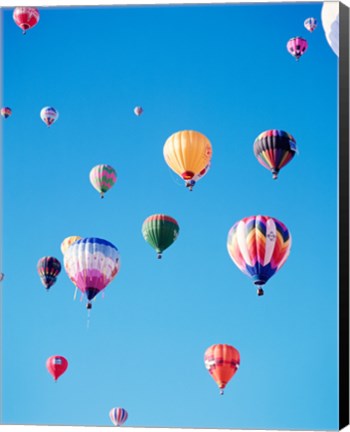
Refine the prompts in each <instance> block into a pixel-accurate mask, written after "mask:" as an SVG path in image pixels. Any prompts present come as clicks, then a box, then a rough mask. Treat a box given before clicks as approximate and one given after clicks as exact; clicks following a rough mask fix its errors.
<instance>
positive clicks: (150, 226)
mask: <svg viewBox="0 0 350 432" xmlns="http://www.w3.org/2000/svg"><path fill="white" fill-rule="evenodd" d="M179 231H180V227H179V225H178V223H177V222H176V220H175V219H173V218H172V217H170V216H166V215H164V214H155V215H152V216H149V217H148V218H147V219H146V220H145V221H144V223H143V225H142V234H143V237H144V239H145V240H146V242H147V243H148V244H150V245H151V246H152V247H153V248H154V249H155V250H156V252H157V254H158V255H157V257H158V258H162V253H163V251H164V250H165V249H167V248H168V247H169V246H170V245H171V244H173V243H174V241H175V240H176V239H177V236H178V235H179Z"/></svg>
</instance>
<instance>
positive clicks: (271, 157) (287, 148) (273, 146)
mask: <svg viewBox="0 0 350 432" xmlns="http://www.w3.org/2000/svg"><path fill="white" fill-rule="evenodd" d="M253 147H254V154H255V157H256V158H257V159H258V161H259V162H260V163H261V165H262V166H264V167H265V168H266V169H268V170H269V171H271V172H272V178H273V179H274V180H276V179H277V177H278V173H279V171H280V169H281V168H283V167H284V166H285V165H287V163H289V162H290V161H291V160H292V159H293V157H294V156H295V154H296V153H297V143H296V141H295V139H294V138H293V137H292V135H290V134H289V133H288V132H285V131H282V130H278V129H271V130H267V131H265V132H262V133H261V134H260V135H259V136H258V137H257V138H256V140H255V141H254V146H253Z"/></svg>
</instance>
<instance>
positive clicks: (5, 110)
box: [0, 107, 12, 119]
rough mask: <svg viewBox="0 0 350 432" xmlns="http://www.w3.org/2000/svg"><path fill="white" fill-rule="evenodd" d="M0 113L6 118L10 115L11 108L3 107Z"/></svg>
mask: <svg viewBox="0 0 350 432" xmlns="http://www.w3.org/2000/svg"><path fill="white" fill-rule="evenodd" d="M0 114H1V115H2V116H3V117H4V118H5V119H6V118H7V117H10V115H11V114H12V110H11V108H9V107H3V108H1V110H0Z"/></svg>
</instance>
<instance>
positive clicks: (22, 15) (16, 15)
mask: <svg viewBox="0 0 350 432" xmlns="http://www.w3.org/2000/svg"><path fill="white" fill-rule="evenodd" d="M13 19H14V21H15V23H16V24H17V25H18V27H20V28H21V29H22V30H23V33H25V32H26V31H27V30H29V29H30V28H32V27H34V26H35V25H36V24H37V23H38V22H39V19H40V14H39V11H38V9H36V8H33V7H16V8H15V10H14V11H13Z"/></svg>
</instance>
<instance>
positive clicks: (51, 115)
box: [40, 106, 59, 127]
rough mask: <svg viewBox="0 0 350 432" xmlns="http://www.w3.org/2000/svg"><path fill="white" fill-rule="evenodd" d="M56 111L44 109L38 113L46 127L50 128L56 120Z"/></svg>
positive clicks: (48, 108) (51, 108) (49, 108)
mask: <svg viewBox="0 0 350 432" xmlns="http://www.w3.org/2000/svg"><path fill="white" fill-rule="evenodd" d="M58 115H59V114H58V111H57V110H56V108H53V107H48V106H47V107H44V108H43V109H42V110H41V111H40V117H41V120H42V121H43V122H44V123H45V124H46V126H47V127H50V126H51V125H52V124H53V123H55V121H56V120H57V119H58Z"/></svg>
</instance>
